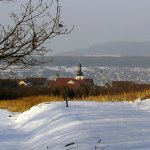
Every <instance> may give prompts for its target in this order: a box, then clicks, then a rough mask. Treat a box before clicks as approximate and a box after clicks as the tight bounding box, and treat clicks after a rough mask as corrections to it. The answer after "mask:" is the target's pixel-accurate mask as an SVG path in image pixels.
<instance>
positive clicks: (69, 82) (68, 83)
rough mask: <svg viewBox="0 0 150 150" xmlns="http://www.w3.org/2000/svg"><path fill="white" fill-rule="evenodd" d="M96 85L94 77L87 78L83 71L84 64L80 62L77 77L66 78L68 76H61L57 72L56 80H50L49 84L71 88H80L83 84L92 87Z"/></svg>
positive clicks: (54, 86) (52, 86) (53, 86)
mask: <svg viewBox="0 0 150 150" xmlns="http://www.w3.org/2000/svg"><path fill="white" fill-rule="evenodd" d="M93 85H94V81H93V79H89V78H85V77H84V75H83V72H82V65H81V63H80V62H79V65H78V70H77V73H76V76H75V78H66V77H60V76H59V74H57V77H56V79H55V80H53V81H50V82H49V84H48V86H49V88H63V87H66V88H70V89H79V88H81V87H82V86H87V87H91V86H93Z"/></svg>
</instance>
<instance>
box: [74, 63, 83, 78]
mask: <svg viewBox="0 0 150 150" xmlns="http://www.w3.org/2000/svg"><path fill="white" fill-rule="evenodd" d="M82 79H83V72H82V65H81V63H80V61H79V64H78V70H77V73H76V80H82Z"/></svg>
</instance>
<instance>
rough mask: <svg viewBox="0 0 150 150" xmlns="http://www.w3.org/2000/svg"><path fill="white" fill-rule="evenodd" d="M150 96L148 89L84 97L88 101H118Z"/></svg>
mask: <svg viewBox="0 0 150 150" xmlns="http://www.w3.org/2000/svg"><path fill="white" fill-rule="evenodd" d="M146 98H150V90H145V91H142V92H141V91H140V92H132V93H121V94H115V95H100V96H90V97H87V98H85V100H89V101H98V102H110V101H111V102H115V101H117V102H120V101H134V100H136V99H146Z"/></svg>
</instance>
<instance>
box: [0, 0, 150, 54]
mask: <svg viewBox="0 0 150 150" xmlns="http://www.w3.org/2000/svg"><path fill="white" fill-rule="evenodd" d="M43 1H44V0H43ZM45 1H47V0H45ZM20 2H23V1H22V0H21V1H19V2H17V3H16V2H14V3H12V4H10V3H1V4H0V18H1V22H0V23H1V24H3V23H5V24H9V20H10V19H8V12H11V11H12V10H17V11H18V10H19V9H18V8H19V7H20ZM60 4H61V10H62V12H61V13H62V15H61V18H62V20H63V22H64V23H65V24H66V25H68V27H69V28H71V27H72V26H73V25H74V26H75V27H74V30H73V31H72V33H71V34H69V35H65V36H60V37H57V38H55V39H53V40H52V41H51V43H50V45H49V48H50V49H52V50H53V51H54V53H58V52H62V51H69V50H70V51H72V50H76V49H80V48H87V47H89V46H92V45H98V44H102V43H107V42H110V41H150V28H149V27H150V19H149V14H150V9H149V6H150V1H149V0H142V1H141V0H132V1H131V0H92V1H91V0H82V1H81V0H65V1H63V0H60Z"/></svg>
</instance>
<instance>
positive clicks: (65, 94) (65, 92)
mask: <svg viewBox="0 0 150 150" xmlns="http://www.w3.org/2000/svg"><path fill="white" fill-rule="evenodd" d="M64 100H65V101H66V107H69V105H68V99H67V91H66V87H65V86H64Z"/></svg>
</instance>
